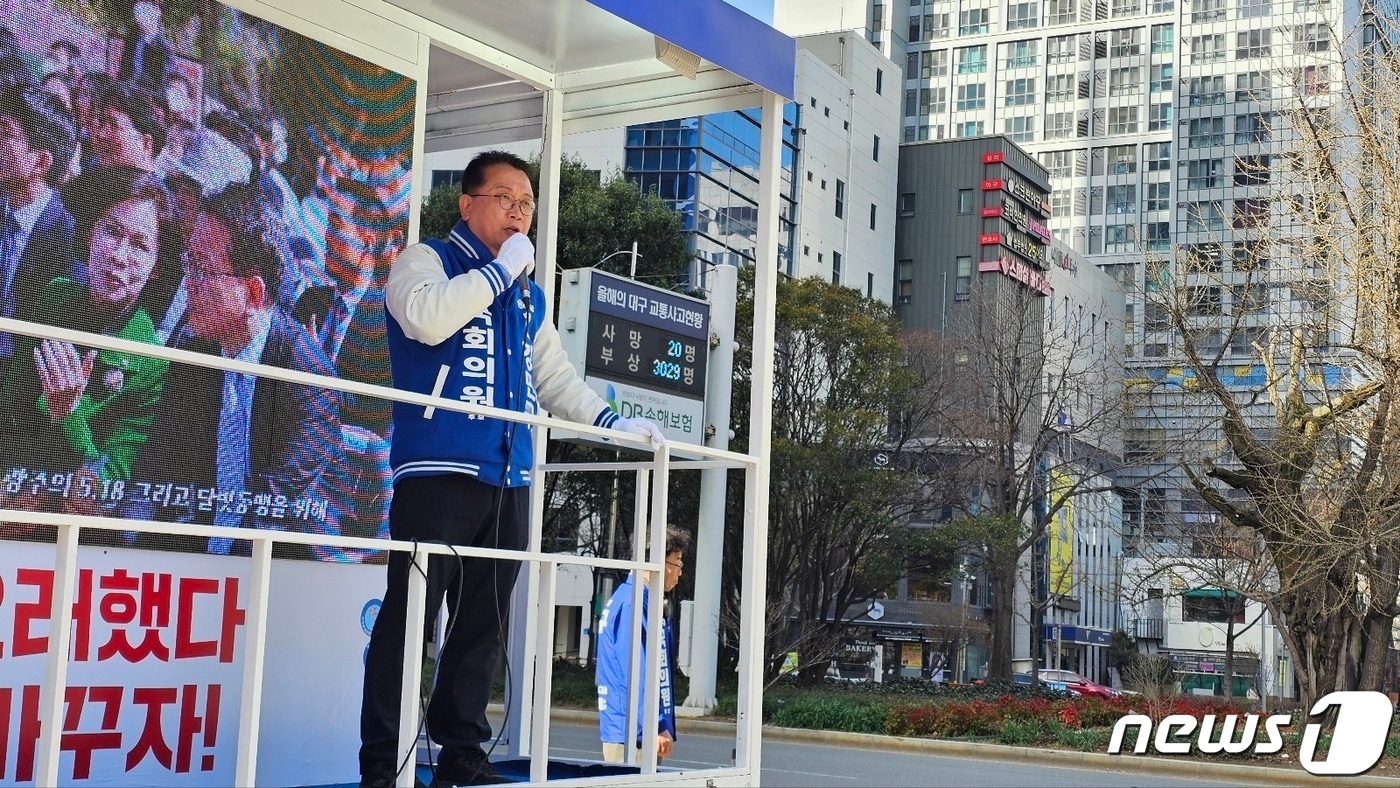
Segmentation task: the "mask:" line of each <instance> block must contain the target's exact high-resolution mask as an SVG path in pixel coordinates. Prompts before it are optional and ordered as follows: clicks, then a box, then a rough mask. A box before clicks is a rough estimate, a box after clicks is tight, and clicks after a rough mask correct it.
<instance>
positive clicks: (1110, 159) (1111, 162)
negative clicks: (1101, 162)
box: [1105, 145, 1138, 175]
mask: <svg viewBox="0 0 1400 788" xmlns="http://www.w3.org/2000/svg"><path fill="white" fill-rule="evenodd" d="M1137 150H1138V149H1137V146H1136V145H1111V146H1109V147H1108V148H1107V149H1105V158H1106V159H1107V164H1108V173H1109V174H1110V175H1129V174H1132V173H1134V172H1137Z"/></svg>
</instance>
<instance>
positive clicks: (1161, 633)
mask: <svg viewBox="0 0 1400 788" xmlns="http://www.w3.org/2000/svg"><path fill="white" fill-rule="evenodd" d="M1133 623H1134V626H1133V637H1135V638H1137V639H1138V640H1161V639H1163V638H1164V637H1166V633H1167V626H1166V623H1165V622H1164V621H1163V620H1162V619H1160V618H1139V619H1138V620H1137V621H1135V622H1133Z"/></svg>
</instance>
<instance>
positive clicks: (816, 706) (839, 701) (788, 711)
mask: <svg viewBox="0 0 1400 788" xmlns="http://www.w3.org/2000/svg"><path fill="white" fill-rule="evenodd" d="M886 711H887V709H886V708H885V707H884V706H883V705H882V704H866V703H859V702H855V701H852V700H848V699H843V698H822V697H817V698H812V699H793V700H792V701H790V702H788V703H784V704H783V705H782V706H781V707H780V708H778V709H777V710H776V711H774V712H773V718H772V722H773V724H774V725H780V726H783V727H786V728H810V729H814V730H833V731H851V732H854V733H884V732H885V717H886Z"/></svg>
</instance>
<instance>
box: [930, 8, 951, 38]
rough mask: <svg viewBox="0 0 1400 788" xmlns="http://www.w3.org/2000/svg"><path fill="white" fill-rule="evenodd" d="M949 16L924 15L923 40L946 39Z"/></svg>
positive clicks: (944, 14) (945, 14)
mask: <svg viewBox="0 0 1400 788" xmlns="http://www.w3.org/2000/svg"><path fill="white" fill-rule="evenodd" d="M950 16H951V14H947V13H942V14H924V40H926V41H932V40H934V39H936V38H947V37H948V28H949V25H948V20H949V18H950Z"/></svg>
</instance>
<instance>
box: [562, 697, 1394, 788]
mask: <svg viewBox="0 0 1400 788" xmlns="http://www.w3.org/2000/svg"><path fill="white" fill-rule="evenodd" d="M550 719H551V720H557V721H559V722H571V723H575V724H580V725H597V724H598V713H597V712H596V711H589V710H587V709H552V710H550ZM676 725H677V729H678V730H679V732H681V733H693V734H708V735H719V736H732V735H734V723H732V722H720V721H717V720H702V719H695V718H691V717H677V719H676ZM763 738H764V740H766V741H780V742H788V743H792V744H818V745H828V746H840V747H856V748H860V749H864V750H881V751H884V752H903V753H911V754H915V755H941V756H944V757H948V758H971V759H976V760H995V761H1013V762H1016V763H1028V764H1040V765H1044V766H1059V767H1063V768H1070V769H1093V770H1095V771H1112V772H1127V773H1130V774H1143V775H1152V776H1156V777H1180V778H1184V779H1189V780H1200V781H1202V782H1233V783H1252V784H1256V785H1348V786H1352V785H1355V786H1386V788H1400V779H1396V778H1391V777H1372V776H1369V775H1361V776H1358V777H1324V776H1320V775H1314V774H1309V773H1307V772H1305V771H1303V770H1302V769H1301V768H1298V769H1284V768H1279V767H1276V766H1246V765H1242V764H1233V763H1213V762H1210V761H1202V760H1187V759H1181V760H1172V759H1169V758H1154V757H1148V756H1142V755H1109V754H1107V753H1101V752H1075V751H1073V750H1043V749H1038V748H1035V747H1013V746H1009V745H1005V744H986V743H983V742H970V741H950V740H946V739H922V738H915V737H909V736H881V735H877V734H873V733H846V732H844V731H816V730H806V729H802V728H779V727H776V726H773V725H765V726H763Z"/></svg>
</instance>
